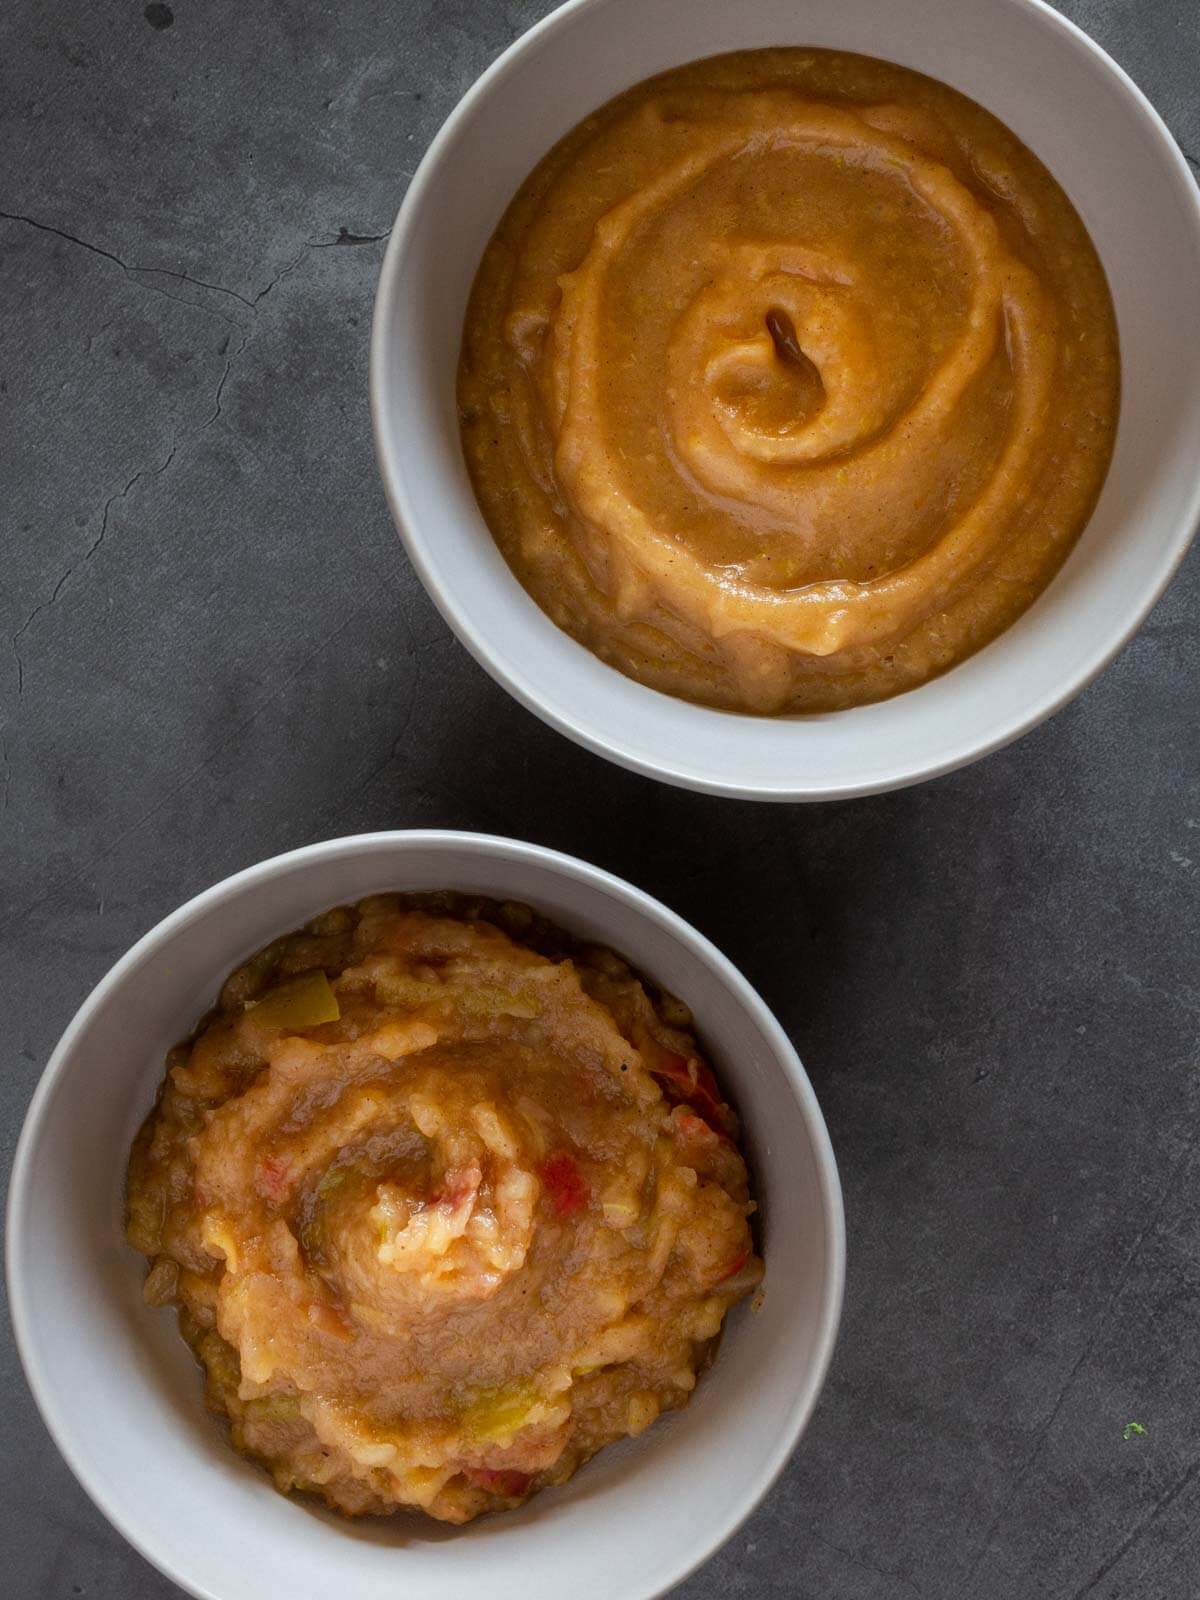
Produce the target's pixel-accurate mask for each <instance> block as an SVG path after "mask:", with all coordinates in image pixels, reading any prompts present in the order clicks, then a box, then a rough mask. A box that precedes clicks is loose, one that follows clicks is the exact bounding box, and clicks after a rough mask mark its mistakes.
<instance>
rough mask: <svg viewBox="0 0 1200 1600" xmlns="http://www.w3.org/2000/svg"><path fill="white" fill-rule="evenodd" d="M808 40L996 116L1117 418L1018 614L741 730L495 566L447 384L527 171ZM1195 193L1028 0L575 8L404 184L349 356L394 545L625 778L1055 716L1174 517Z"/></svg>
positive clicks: (448, 607)
mask: <svg viewBox="0 0 1200 1600" xmlns="http://www.w3.org/2000/svg"><path fill="white" fill-rule="evenodd" d="M788 43H791V44H809V45H821V46H827V47H831V48H837V49H842V50H857V51H862V52H864V53H866V54H871V55H877V56H883V57H886V58H888V59H891V60H893V61H896V62H899V63H901V64H902V65H905V66H909V67H913V68H916V69H917V70H919V71H922V72H926V73H929V74H930V75H932V76H935V77H938V78H941V79H942V80H943V81H944V82H947V83H949V84H951V85H953V86H954V87H955V88H957V89H959V90H961V91H962V92H964V93H965V94H968V95H970V96H971V97H972V98H974V99H975V100H977V101H979V102H980V103H981V104H982V105H984V106H986V107H987V108H988V109H989V110H991V111H993V112H994V113H995V114H996V115H998V116H999V117H1001V118H1002V119H1003V120H1004V121H1005V122H1006V123H1007V124H1008V125H1009V126H1010V127H1011V128H1012V129H1013V130H1014V131H1015V132H1016V133H1017V134H1018V135H1019V136H1020V137H1021V138H1022V139H1023V140H1024V141H1025V142H1026V144H1028V145H1029V146H1030V147H1031V148H1032V149H1033V150H1034V151H1035V152H1036V153H1037V154H1038V155H1039V156H1040V157H1041V158H1042V160H1043V161H1045V162H1046V164H1047V165H1048V166H1049V167H1050V168H1051V170H1052V171H1053V172H1054V174H1055V176H1056V177H1057V178H1058V180H1059V181H1060V183H1062V185H1063V186H1064V188H1065V189H1066V190H1067V193H1068V194H1069V195H1070V196H1071V198H1072V200H1073V201H1074V203H1075V205H1076V207H1077V208H1078V209H1079V211H1080V213H1081V214H1082V216H1083V218H1084V221H1085V222H1086V224H1087V226H1088V228H1089V229H1090V231H1091V234H1092V237H1093V239H1094V240H1095V242H1096V245H1097V247H1098V249H1099V252H1100V255H1101V258H1102V260H1103V262H1104V264H1105V267H1106V269H1107V272H1108V277H1109V282H1110V285H1111V287H1112V293H1113V298H1114V301H1115V305H1116V311H1117V318H1118V323H1119V328H1120V337H1121V348H1122V360H1123V394H1122V414H1121V422H1120V428H1119V432H1118V437H1117V444H1116V452H1115V457H1114V460H1113V465H1112V470H1111V472H1110V474H1109V477H1108V481H1107V484H1106V486H1105V489H1104V492H1103V495H1102V497H1101V500H1100V503H1099V505H1098V507H1097V509H1096V512H1095V514H1094V516H1093V518H1092V520H1091V523H1090V524H1089V526H1088V528H1087V530H1086V532H1085V534H1084V537H1083V539H1082V540H1081V541H1080V543H1079V545H1078V546H1077V548H1076V549H1075V551H1074V552H1073V553H1072V555H1071V556H1070V558H1069V560H1068V561H1067V563H1066V565H1065V567H1064V569H1063V571H1062V572H1061V573H1060V575H1059V576H1058V577H1057V578H1056V580H1055V581H1054V582H1053V583H1052V584H1051V586H1050V587H1049V589H1048V590H1047V591H1046V592H1045V594H1044V595H1043V596H1042V597H1041V598H1040V599H1039V600H1038V601H1037V603H1036V604H1035V605H1034V606H1033V607H1032V608H1031V610H1030V611H1029V612H1028V613H1027V614H1026V615H1025V616H1024V617H1023V618H1022V619H1021V620H1020V621H1019V622H1018V623H1017V625H1016V626H1015V627H1013V628H1011V629H1010V630H1009V631H1008V632H1006V633H1005V634H1003V635H1002V636H1001V637H1000V638H999V639H998V640H996V641H995V642H994V643H993V644H991V645H990V646H988V648H987V649H985V650H983V651H981V652H980V653H979V654H978V655H976V656H975V657H973V658H971V659H970V660H969V661H967V662H966V663H964V664H962V665H960V666H959V667H957V668H955V669H954V670H953V671H952V672H950V673H949V674H947V675H946V676H945V677H942V678H940V679H937V680H935V681H934V682H932V683H929V684H926V685H925V686H923V687H922V688H920V689H918V690H916V691H913V692H911V693H908V694H905V695H902V696H900V697H898V698H897V699H894V700H891V701H887V702H885V703H884V704H881V705H874V706H867V707H862V708H859V709H856V710H854V711H848V712H840V713H837V714H835V715H828V716H812V717H803V718H790V719H786V718H785V719H773V720H766V719H759V718H749V717H743V716H738V715H733V714H729V713H723V712H716V711H712V710H707V709H704V708H700V707H696V706H691V705H687V704H685V703H683V702H680V701H676V700H673V699H670V698H668V697H666V696H663V695H660V694H657V693H655V692H654V691H652V690H649V689H645V688H643V687H641V686H640V685H637V684H634V683H632V682H630V681H628V680H626V679H624V678H622V677H621V676H620V675H619V674H618V673H617V672H615V671H613V670H612V669H610V668H607V667H605V666H603V665H602V664H601V663H600V662H598V661H597V660H595V659H594V658H593V657H592V656H591V655H589V654H588V653H587V652H586V651H585V650H583V649H582V648H581V647H580V646H578V645H576V644H574V643H573V642H572V641H571V640H569V639H568V638H567V637H566V636H565V635H564V634H562V633H561V632H559V631H558V629H556V628H555V627H554V625H553V624H552V623H551V622H550V621H549V620H548V619H547V618H546V617H545V616H544V615H543V614H542V612H541V611H540V610H539V609H538V608H537V606H536V605H535V604H534V603H533V602H532V600H530V599H529V598H528V597H527V596H526V595H525V593H524V592H523V591H522V589H521V588H520V586H519V585H518V584H517V582H516V580H515V579H514V578H513V577H512V576H511V574H510V573H509V571H508V569H507V567H506V566H505V564H504V561H503V559H502V558H501V556H500V555H499V553H498V551H497V550H496V547H495V546H494V544H493V542H492V540H491V538H490V536H489V534H488V532H487V529H486V526H485V525H484V523H483V521H482V518H481V516H480V514H479V511H478V508H477V506H476V503H475V499H474V496H473V494H472V492H471V487H470V483H469V481H468V478H467V475H466V471H465V468H464V465H463V461H462V457H461V453H460V449H459V442H458V425H457V420H456V415H455V401H454V383H455V369H456V365H457V357H458V346H459V339H460V334H461V329H462V319H463V313H464V309H465V305H466V300H467V295H468V292H469V289H470V285H471V281H472V278H473V276H474V273H475V269H476V266H477V265H478V262H479V258H480V256H481V254H482V252H483V249H484V246H485V245H486V243H487V240H488V238H489V236H490V234H491V232H492V230H493V228H494V227H495V225H496V223H497V222H498V220H499V218H500V215H501V214H502V212H503V210H504V207H505V206H506V204H507V203H508V200H509V199H510V197H511V196H512V194H513V193H514V191H515V190H516V188H517V187H518V185H519V184H520V182H521V180H522V179H523V178H524V176H525V175H526V173H527V172H528V171H529V170H530V168H531V167H532V166H533V165H534V164H535V163H536V162H537V160H538V159H539V158H540V157H541V156H542V155H543V154H544V153H545V152H546V150H548V149H549V147H550V146H551V145H552V144H553V143H554V142H555V140H556V139H558V138H559V137H561V135H562V134H563V133H565V132H566V131H567V130H568V129H569V128H571V127H572V126H573V125H574V124H575V123H576V122H577V121H578V120H579V119H580V118H581V117H582V116H583V115H584V114H585V113H586V112H587V111H589V110H590V109H592V108H593V107H595V106H597V105H599V104H601V103H603V102H604V101H605V100H607V99H609V98H610V97H611V96H612V95H614V94H616V93H618V92H619V91H620V90H622V89H624V88H627V87H628V86H629V85H631V84H633V83H635V82H637V81H638V80H640V79H642V78H645V77H647V76H649V75H650V74H652V73H654V72H658V71H661V70H663V69H665V68H668V67H671V66H674V65H678V64H679V63H681V62H683V61H687V60H694V59H696V58H699V57H702V56H706V55H712V54H716V53H718V52H721V51H725V50H733V49H743V48H749V47H754V46H765V45H777V44H788ZM1198 286H1200V204H1198V202H1197V197H1196V192H1195V186H1194V184H1193V182H1192V180H1191V177H1190V175H1189V173H1188V171H1187V168H1186V165H1185V163H1184V161H1183V159H1182V157H1181V156H1180V155H1179V153H1178V151H1177V150H1176V149H1175V146H1174V144H1173V142H1172V141H1171V138H1170V135H1169V134H1168V133H1167V132H1166V129H1165V128H1164V127H1163V125H1162V123H1161V122H1160V121H1159V119H1158V118H1157V116H1156V114H1155V113H1154V112H1153V110H1152V109H1151V108H1150V106H1149V105H1148V104H1147V102H1146V101H1145V100H1144V99H1143V98H1142V96H1141V95H1140V94H1139V92H1138V91H1137V90H1136V89H1135V88H1134V86H1133V85H1132V84H1131V83H1130V82H1129V80H1128V79H1127V78H1126V77H1125V76H1124V74H1122V73H1121V72H1120V71H1119V69H1118V68H1117V67H1115V65H1114V64H1113V63H1112V62H1111V61H1110V60H1109V59H1108V58H1107V57H1106V56H1105V55H1104V54H1103V53H1102V52H1101V51H1100V50H1099V48H1098V47H1097V46H1095V45H1094V44H1092V43H1091V41H1089V40H1088V39H1087V38H1086V37H1085V36H1084V35H1083V34H1082V33H1080V32H1079V30H1078V29H1076V28H1075V27H1073V25H1072V24H1070V23H1069V22H1067V21H1066V20H1065V19H1064V18H1062V17H1061V16H1059V15H1058V14H1057V13H1056V12H1053V11H1051V10H1050V9H1049V8H1048V7H1046V6H1043V5H1041V4H1040V3H1039V0H955V3H954V4H953V5H948V4H947V3H946V0H905V3H904V4H903V5H880V4H879V3H878V0H754V3H753V4H742V5H731V4H729V0H653V3H647V0H580V3H577V4H576V5H574V6H570V7H566V8H564V10H563V11H561V12H559V13H557V14H556V15H555V16H554V17H552V18H551V19H549V20H548V21H547V22H546V23H543V24H542V25H541V26H540V28H538V29H535V30H534V32H533V33H532V34H531V35H528V36H527V37H526V40H525V41H524V42H523V43H521V44H519V45H518V46H517V47H515V49H514V51H513V52H512V53H510V54H509V55H508V56H507V57H505V58H503V59H502V60H501V62H499V63H498V64H497V65H496V66H495V67H493V68H492V69H491V71H490V72H489V73H488V74H486V75H485V76H484V78H483V79H481V80H480V82H479V84H478V85H476V88H475V89H474V90H473V91H471V93H469V94H468V96H467V97H466V99H465V100H464V101H463V102H462V104H461V105H460V107H459V109H458V111H457V112H456V113H455V114H454V115H453V116H452V117H451V119H450V121H449V122H448V123H447V125H446V127H445V128H444V129H443V131H442V133H441V135H439V138H438V140H437V141H436V142H435V144H434V146H433V147H432V149H431V151H430V153H429V155H428V156H427V157H426V161H425V163H424V164H423V166H422V168H421V169H420V170H419V171H418V174H417V176H416V178H415V179H414V181H413V184H412V187H411V189H410V191H409V195H408V196H407V198H406V201H405V205H404V208H403V209H402V211H401V214H400V218H399V219H398V222H397V226H396V228H395V229H394V231H393V236H392V241H391V244H390V246H389V249H388V253H387V257H386V259H385V263H384V267H383V273H382V276H381V280H380V292H379V299H378V302H377V307H376V321H375V330H374V337H373V345H372V400H373V411H374V420H375V432H376V442H377V448H378V452H379V457H380V462H381V467H382V470H383V476H384V482H385V486H386V488H387V490H388V495H389V499H390V501H391V504H392V509H393V513H394V515H395V516H396V519H397V522H398V524H399V526H400V528H401V531H402V533H403V534H404V536H405V539H406V542H407V544H408V548H409V552H410V555H411V556H412V558H413V561H414V563H415V565H416V567H417V569H418V571H419V572H420V574H421V576H422V578H423V579H424V581H425V583H426V586H427V587H428V588H429V590H430V592H431V594H432V595H433V597H434V599H435V601H436V602H437V603H438V605H439V606H440V608H441V609H442V611H443V614H444V615H445V616H446V618H447V620H448V621H449V622H450V624H451V626H453V627H454V628H455V630H456V632H457V633H458V634H459V636H460V638H461V639H462V640H463V642H464V643H465V644H466V645H467V647H468V648H469V649H470V650H471V651H472V652H473V653H474V654H475V655H476V657H477V658H478V659H479V660H480V661H481V662H482V664H483V665H484V666H486V667H487V668H488V670H489V671H491V672H492V673H493V674H494V675H495V676H496V677H497V678H498V679H499V680H500V681H501V682H502V683H504V684H505V685H506V686H507V687H508V688H509V689H510V690H511V691H512V692H513V693H514V694H516V695H517V696H518V698H519V699H521V700H522V701H524V703H525V704H526V705H528V706H529V707H530V708H531V709H533V710H535V711H536V712H538V714H539V715H541V716H543V717H545V718H546V719H547V720H548V721H549V722H551V723H552V724H553V725H554V726H556V727H558V728H559V729H560V730H561V731H563V732H565V733H567V734H568V735H569V736H571V737H573V738H575V739H577V740H579V741H580V742H581V743H583V744H586V745H588V746H589V747H591V748H592V749H596V750H598V751H600V752H601V753H603V754H607V755H610V756H612V757H613V758H614V759H616V760H618V761H621V762H623V763H624V764H626V765H628V766H631V767H634V768H636V769H638V770H640V771H645V772H650V773H653V774H656V775H658V776H662V777H666V778H668V779H669V780H671V781H675V782H679V783H683V784H687V785H690V786H693V787H696V788H701V789H708V790H713V791H717V792H723V793H732V794H744V795H756V796H761V797H764V798H817V797H821V796H833V795H848V794H858V793H866V792H870V791H872V790H878V789H885V788H891V787H896V786H898V785H901V784H904V783H909V782H914V781H916V780H917V779H919V778H922V777H927V776H932V775H933V774H935V773H938V772H942V771H948V770H950V769H951V768H953V767H955V766H958V765H961V764H962V763H964V762H965V761H968V760H971V759H974V758H975V757H976V756H978V755H981V754H984V753H986V752H987V751H988V750H991V749H995V748H996V747H998V746H999V745H1001V744H1003V743H1005V742H1006V741H1007V740H1008V739H1010V738H1013V737H1015V736H1016V735H1017V734H1018V733H1020V732H1023V731H1024V730H1025V729H1026V728H1028V727H1031V726H1032V725H1033V724H1034V723H1035V722H1037V721H1039V720H1041V719H1042V718H1043V717H1045V716H1047V715H1049V714H1050V712H1051V711H1053V710H1055V709H1057V707H1058V706H1059V705H1061V704H1062V703H1063V702H1064V701H1065V700H1067V699H1068V698H1070V696H1071V695H1072V694H1074V693H1076V692H1077V691H1078V690H1079V689H1080V688H1081V687H1082V686H1083V685H1084V683H1086V682H1087V681H1088V680H1089V679H1090V678H1091V677H1092V676H1093V675H1094V674H1095V673H1096V672H1098V671H1099V670H1100V668H1101V667H1102V666H1103V665H1104V664H1105V663H1106V662H1107V661H1108V660H1109V659H1110V658H1111V656H1112V655H1113V654H1114V653H1115V651H1116V650H1117V649H1118V648H1119V647H1120V645H1121V644H1122V643H1123V642H1124V640H1125V639H1126V638H1127V637H1128V636H1129V634H1130V633H1131V632H1132V631H1133V630H1134V629H1135V628H1136V627H1137V625H1138V624H1139V622H1140V621H1141V619H1142V617H1143V616H1144V614H1145V612H1146V611H1147V610H1148V609H1149V607H1150V606H1151V605H1152V604H1153V601H1154V600H1155V599H1156V598H1157V596H1158V594H1159V593H1160V592H1161V590H1162V587H1163V586H1164V585H1165V583H1166V582H1167V580H1168V579H1169V577H1170V575H1171V573H1172V572H1173V570H1174V568H1175V566H1176V564H1177V563H1178V560H1179V559H1180V557H1181V556H1182V554H1183V551H1184V549H1185V548H1186V545H1187V542H1188V539H1189V538H1190V535H1191V533H1192V531H1193V529H1194V525H1195V522H1196V520H1197V515H1198V506H1200V340H1198V339H1195V338H1188V337H1186V336H1184V330H1186V329H1189V328H1193V327H1194V325H1195V315H1196V294H1197V287H1198Z"/></svg>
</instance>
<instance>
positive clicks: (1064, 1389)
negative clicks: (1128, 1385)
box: [962, 1133, 1197, 1600]
mask: <svg viewBox="0 0 1200 1600" xmlns="http://www.w3.org/2000/svg"><path fill="white" fill-rule="evenodd" d="M1196 1138H1197V1136H1196V1134H1194V1133H1193V1135H1192V1137H1191V1138H1190V1139H1189V1140H1188V1142H1187V1144H1186V1145H1185V1146H1184V1148H1183V1150H1182V1151H1181V1152H1180V1154H1179V1156H1178V1157H1177V1158H1176V1160H1175V1161H1174V1163H1173V1164H1172V1166H1171V1170H1170V1172H1169V1174H1168V1175H1167V1181H1166V1183H1165V1184H1164V1185H1163V1188H1162V1192H1161V1193H1160V1195H1159V1197H1158V1200H1157V1202H1156V1204H1155V1207H1154V1210H1153V1212H1152V1214H1151V1216H1150V1218H1149V1220H1148V1221H1147V1222H1146V1223H1144V1224H1143V1226H1142V1228H1141V1229H1140V1231H1139V1232H1138V1234H1137V1237H1136V1238H1135V1239H1134V1241H1133V1243H1132V1244H1131V1245H1130V1247H1129V1250H1128V1253H1127V1254H1126V1257H1125V1261H1124V1264H1123V1265H1122V1267H1121V1273H1120V1276H1119V1278H1118V1279H1117V1283H1116V1285H1115V1287H1114V1288H1113V1289H1111V1290H1110V1291H1109V1293H1108V1296H1107V1310H1106V1312H1105V1315H1104V1316H1103V1318H1102V1320H1101V1321H1100V1323H1099V1325H1098V1326H1097V1327H1096V1328H1095V1330H1094V1331H1093V1333H1092V1336H1091V1338H1090V1339H1088V1340H1087V1342H1086V1343H1085V1344H1084V1347H1083V1349H1082V1350H1081V1351H1080V1353H1079V1355H1078V1356H1077V1357H1076V1358H1075V1361H1074V1362H1073V1363H1072V1365H1071V1370H1070V1371H1069V1372H1068V1373H1067V1376H1066V1379H1065V1381H1064V1382H1063V1383H1062V1385H1061V1386H1060V1388H1059V1391H1058V1394H1057V1395H1056V1396H1055V1398H1054V1402H1053V1404H1052V1405H1051V1407H1050V1411H1049V1413H1048V1415H1047V1417H1046V1420H1045V1422H1043V1423H1042V1425H1041V1427H1040V1428H1039V1429H1038V1432H1037V1437H1036V1438H1035V1439H1034V1441H1033V1448H1032V1449H1031V1450H1030V1451H1029V1454H1028V1456H1027V1457H1026V1459H1025V1464H1024V1466H1023V1467H1022V1468H1021V1471H1020V1473H1019V1475H1018V1477H1017V1480H1016V1482H1015V1483H1014V1484H1013V1486H1012V1488H1011V1489H1010V1490H1009V1492H1008V1494H1006V1495H1005V1497H1004V1500H1003V1503H1002V1504H1001V1506H1000V1509H999V1510H998V1511H997V1512H996V1515H995V1516H994V1517H993V1518H992V1521H991V1525H990V1526H989V1528H988V1530H987V1532H986V1533H985V1534H984V1537H983V1543H982V1545H981V1546H980V1548H979V1550H978V1552H977V1554H976V1556H975V1560H974V1561H973V1562H972V1564H971V1569H970V1571H969V1572H968V1573H967V1576H966V1580H965V1581H964V1584H963V1589H962V1593H963V1596H964V1600H970V1596H971V1595H973V1594H974V1592H975V1585H976V1580H977V1578H978V1575H979V1571H980V1569H981V1567H982V1566H983V1563H984V1562H985V1560H986V1559H987V1557H988V1555H989V1554H990V1553H991V1550H992V1547H993V1545H994V1543H995V1538H996V1534H997V1533H998V1532H999V1529H1000V1526H1001V1524H1002V1523H1003V1521H1004V1519H1005V1517H1006V1516H1007V1515H1008V1512H1009V1509H1010V1507H1011V1506H1012V1504H1013V1501H1014V1500H1015V1499H1016V1498H1017V1496H1018V1494H1020V1492H1021V1490H1022V1489H1023V1488H1024V1487H1025V1486H1026V1484H1027V1483H1028V1482H1029V1479H1030V1477H1031V1476H1032V1474H1033V1469H1034V1466H1035V1465H1036V1463H1037V1460H1038V1457H1039V1456H1040V1454H1041V1451H1042V1446H1043V1445H1044V1444H1045V1442H1046V1439H1047V1437H1048V1436H1049V1433H1050V1430H1051V1429H1052V1428H1053V1426H1054V1424H1055V1423H1056V1422H1057V1421H1058V1418H1059V1415H1060V1413H1061V1411H1062V1408H1063V1406H1064V1405H1065V1404H1066V1399H1067V1395H1068V1394H1069V1393H1070V1392H1071V1389H1072V1387H1073V1385H1074V1383H1075V1379H1076V1378H1077V1377H1078V1376H1079V1373H1080V1371H1081V1370H1082V1368H1083V1365H1084V1363H1085V1362H1086V1361H1087V1359H1088V1357H1089V1356H1090V1355H1091V1354H1092V1352H1093V1350H1095V1348H1096V1346H1097V1345H1098V1344H1099V1342H1100V1339H1101V1337H1102V1336H1103V1335H1104V1333H1106V1332H1107V1330H1108V1327H1109V1325H1110V1324H1111V1322H1112V1320H1113V1317H1114V1316H1115V1315H1116V1310H1117V1307H1118V1305H1119V1304H1120V1301H1121V1297H1122V1296H1123V1294H1124V1293H1125V1286H1126V1284H1127V1283H1128V1282H1129V1278H1130V1275H1131V1273H1132V1272H1133V1268H1134V1266H1135V1264H1136V1262H1137V1259H1138V1257H1139V1256H1140V1255H1141V1252H1142V1246H1143V1245H1144V1244H1145V1242H1146V1240H1147V1239H1148V1238H1149V1237H1150V1236H1151V1234H1152V1233H1153V1232H1154V1231H1155V1229H1156V1228H1157V1227H1158V1224H1159V1221H1160V1220H1161V1218H1162V1214H1163V1212H1164V1211H1165V1210H1166V1206H1167V1201H1168V1200H1169V1199H1170V1197H1171V1194H1172V1192H1173V1190H1174V1187H1175V1182H1176V1180H1177V1178H1178V1177H1179V1174H1180V1173H1181V1172H1182V1171H1183V1169H1184V1167H1185V1165H1186V1163H1187V1161H1188V1160H1189V1159H1190V1157H1191V1155H1192V1152H1193V1150H1194V1149H1195V1145H1196ZM1085 1592H1086V1591H1080V1593H1085ZM1073 1600H1078V1597H1077V1596H1075V1597H1073Z"/></svg>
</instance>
